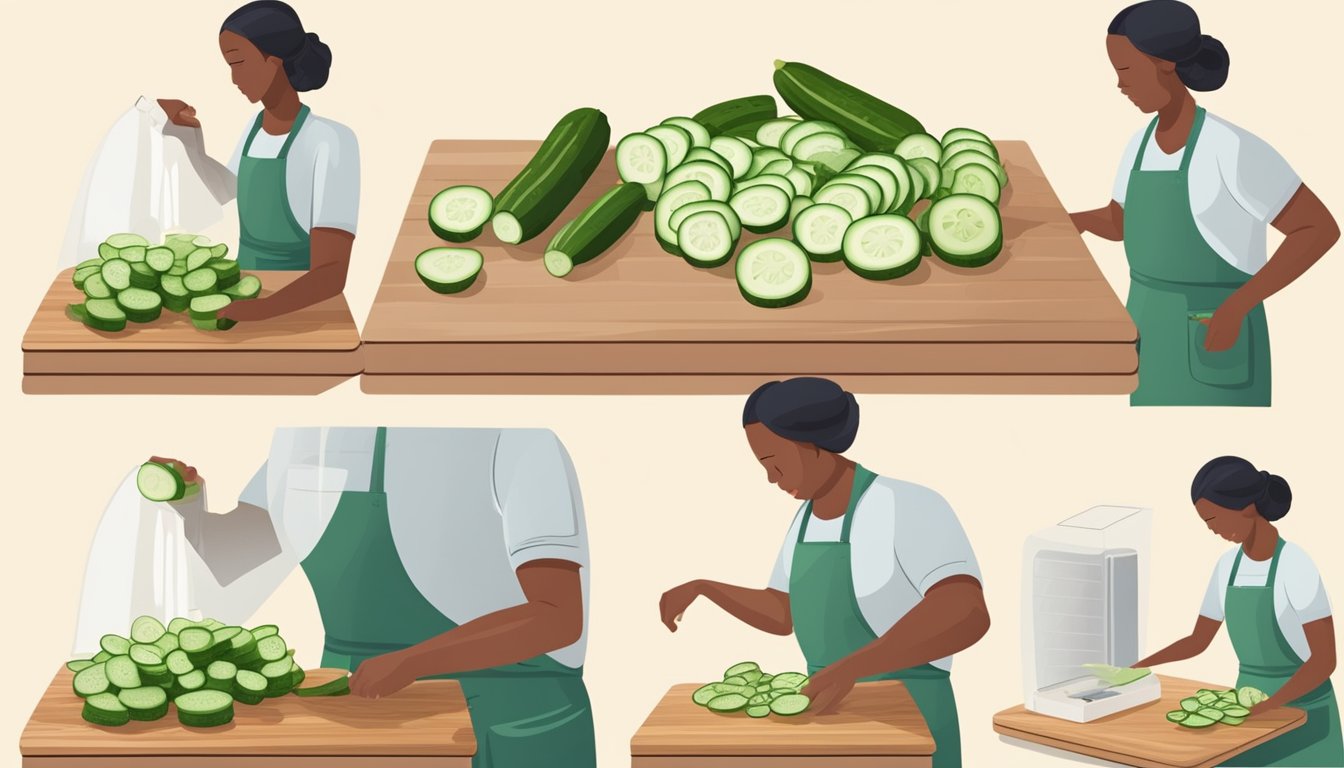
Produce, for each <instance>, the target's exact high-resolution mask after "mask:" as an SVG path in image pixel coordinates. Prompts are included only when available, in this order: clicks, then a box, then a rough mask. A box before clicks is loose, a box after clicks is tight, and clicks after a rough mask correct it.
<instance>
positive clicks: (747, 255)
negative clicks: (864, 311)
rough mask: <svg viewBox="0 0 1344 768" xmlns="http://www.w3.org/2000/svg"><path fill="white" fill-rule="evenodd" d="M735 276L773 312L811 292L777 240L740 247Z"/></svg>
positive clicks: (794, 252)
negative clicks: (774, 309)
mask: <svg viewBox="0 0 1344 768" xmlns="http://www.w3.org/2000/svg"><path fill="white" fill-rule="evenodd" d="M736 274H737V288H738V290H739V291H740V292H741V293H742V297H743V298H744V299H746V300H747V301H748V302H750V303H752V304H755V305H756V306H758V307H766V308H771V309H773V308H779V307H787V306H789V305H791V304H797V303H798V302H800V301H802V300H803V299H805V298H807V294H808V292H809V291H811V289H812V266H811V265H810V264H809V263H808V260H807V254H806V253H803V249H801V248H799V247H798V246H797V245H794V244H793V243H792V242H790V241H788V240H785V239H783V238H778V237H769V238H765V239H763V240H757V241H756V242H754V243H752V244H751V245H748V246H747V247H746V248H743V249H742V252H741V253H740V254H739V255H738V257H737V270H736ZM778 679H779V678H775V680H776V681H778ZM773 684H774V683H773V682H772V683H771V685H773Z"/></svg>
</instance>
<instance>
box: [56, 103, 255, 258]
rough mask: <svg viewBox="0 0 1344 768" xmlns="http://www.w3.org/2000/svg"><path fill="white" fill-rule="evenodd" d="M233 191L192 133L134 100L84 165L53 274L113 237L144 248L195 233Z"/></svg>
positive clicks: (229, 179) (153, 107)
mask: <svg viewBox="0 0 1344 768" xmlns="http://www.w3.org/2000/svg"><path fill="white" fill-rule="evenodd" d="M235 183H236V182H235V181H234V179H233V178H232V176H231V175H229V174H228V172H227V169H222V167H221V166H219V164H217V163H215V162H214V161H212V160H210V159H209V158H208V157H207V156H206V154H205V148H204V142H203V140H202V134H201V129H200V128H186V127H183V126H179V125H174V124H172V123H170V122H169V121H168V116H167V115H166V114H165V113H164V111H163V109H162V108H160V107H159V104H158V102H157V101H154V100H151V99H147V98H145V97H143V96H141V97H140V99H139V100H137V101H136V102H135V106H133V107H132V108H131V109H130V110H129V111H127V112H126V114H124V115H122V116H121V119H119V120H117V122H116V124H114V125H113V126H112V128H111V130H109V131H108V132H107V136H106V137H104V139H103V143H102V145H101V146H99V148H98V153H97V154H96V155H95V156H94V158H93V160H92V161H91V162H90V163H89V167H88V170H87V171H86V172H85V174H84V183H83V184H82V186H81V187H80V192H79V197H78V198H77V199H76V200H75V206H74V209H73V210H72V211H71V215H70V225H69V227H68V228H67V230H66V236H65V245H64V247H63V248H62V249H61V257H60V264H59V266H60V267H61V268H65V267H70V266H74V265H75V264H77V263H79V262H81V261H83V260H85V259H89V258H93V257H95V256H97V255H98V244H99V243H101V242H102V241H103V240H104V239H105V238H106V237H107V236H108V235H111V234H115V233H117V232H134V233H136V234H139V235H142V236H144V237H145V238H147V239H148V240H149V241H150V242H151V243H157V242H159V241H160V240H161V239H162V237H163V235H164V233H166V232H173V231H188V232H200V231H201V230H204V229H206V228H207V227H209V226H211V225H212V224H214V223H216V222H218V221H219V220H220V219H221V218H222V216H223V212H224V211H223V205H224V203H226V202H228V201H229V200H230V199H231V198H232V197H233V195H232V193H231V192H232V190H231V187H232V186H233V185H234V184H235Z"/></svg>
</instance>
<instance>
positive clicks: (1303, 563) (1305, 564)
mask: <svg viewBox="0 0 1344 768" xmlns="http://www.w3.org/2000/svg"><path fill="white" fill-rule="evenodd" d="M1279 567H1280V568H1286V569H1289V570H1292V571H1293V572H1294V573H1301V572H1303V571H1306V572H1310V573H1316V561H1314V560H1312V559H1311V555H1310V554H1308V553H1307V550H1305V549H1303V548H1302V547H1299V546H1298V545H1297V544H1294V543H1293V542H1291V541H1285V542H1283V553H1282V554H1281V555H1279Z"/></svg>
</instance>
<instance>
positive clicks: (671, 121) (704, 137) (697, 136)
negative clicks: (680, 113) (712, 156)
mask: <svg viewBox="0 0 1344 768" xmlns="http://www.w3.org/2000/svg"><path fill="white" fill-rule="evenodd" d="M663 125H675V126H676V127H678V128H681V129H682V130H684V131H686V133H687V134H688V135H689V136H690V137H691V146H692V147H708V146H709V129H708V128H706V127H705V126H703V125H701V124H700V123H699V122H696V121H695V120H692V119H691V118H689V117H669V118H667V119H666V120H664V121H663Z"/></svg>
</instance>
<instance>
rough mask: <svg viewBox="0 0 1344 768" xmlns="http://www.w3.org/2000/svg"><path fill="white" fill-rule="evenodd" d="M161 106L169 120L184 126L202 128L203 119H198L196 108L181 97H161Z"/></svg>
mask: <svg viewBox="0 0 1344 768" xmlns="http://www.w3.org/2000/svg"><path fill="white" fill-rule="evenodd" d="M159 108H160V109H162V110H163V111H164V113H165V114H167V115H168V122H170V123H172V124H173V125H180V126H183V127H184V128H200V127H201V121H200V120H197V119H196V108H195V107H193V106H191V105H190V104H188V103H187V102H185V101H182V100H180V99H159Z"/></svg>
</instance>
